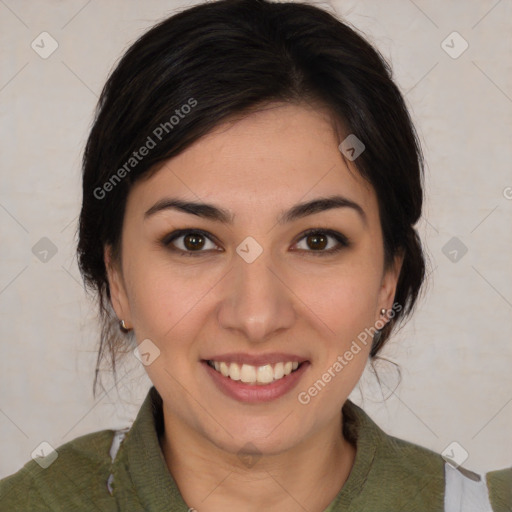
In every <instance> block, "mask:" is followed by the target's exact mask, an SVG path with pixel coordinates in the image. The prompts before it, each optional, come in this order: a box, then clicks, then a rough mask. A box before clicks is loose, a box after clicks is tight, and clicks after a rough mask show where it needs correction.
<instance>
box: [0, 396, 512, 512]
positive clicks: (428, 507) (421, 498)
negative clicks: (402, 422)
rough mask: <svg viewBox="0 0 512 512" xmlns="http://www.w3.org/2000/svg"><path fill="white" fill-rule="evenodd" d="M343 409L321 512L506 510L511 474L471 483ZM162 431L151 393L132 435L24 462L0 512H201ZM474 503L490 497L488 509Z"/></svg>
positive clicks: (82, 443) (4, 492)
mask: <svg viewBox="0 0 512 512" xmlns="http://www.w3.org/2000/svg"><path fill="white" fill-rule="evenodd" d="M345 411H347V412H348V413H349V414H350V415H351V416H352V418H353V420H354V423H353V425H354V430H353V432H354V434H355V440H356V443H357V450H356V458H355V462H354V466H353V468H352V470H351V472H350V475H349V477H348V479H347V481H346V482H345V484H344V485H343V487H342V489H341V490H340V492H339V493H338V495H337V496H336V497H335V499H334V500H333V501H332V503H331V504H330V505H329V507H328V508H327V509H326V510H325V511H324V512H341V511H344V512H364V511H367V512H399V511H403V512H413V511H418V512H446V511H450V512H451V511H452V510H453V511H457V512H461V511H462V512H466V511H468V512H473V511H479V512H480V511H482V512H491V510H492V512H505V511H512V468H509V469H505V470H501V471H495V472H492V473H487V475H486V476H483V477H482V478H481V479H480V481H477V479H478V478H479V476H478V475H476V474H475V473H471V472H469V471H466V470H463V471H462V472H461V471H458V470H456V469H454V468H453V467H452V466H450V465H449V464H447V463H446V462H445V460H444V459H443V458H442V457H441V456H440V455H438V454H436V453H434V452H432V451H430V450H427V449H425V448H423V447H421V446H418V445H415V444H412V443H409V442H406V441H403V440H400V439H396V438H394V437H391V436H389V435H387V434H385V433H384V432H383V431H382V430H381V429H380V428H379V427H378V426H377V425H376V424H375V423H374V422H373V421H372V420H371V419H370V417H369V416H368V415H367V414H366V413H365V412H364V411H363V410H362V409H361V408H359V407H358V406H356V405H355V404H353V403H352V402H350V401H347V403H346V404H345V406H344V413H345ZM162 432H163V417H162V411H161V398H160V395H159V394H158V392H157V391H156V389H155V388H154V387H152V388H151V390H150V391H149V392H148V395H147V396H146V399H145V400H144V403H143V404H142V406H141V408H140V410H139V413H138V415H137V418H136V419H135V421H134V423H133V425H132V427H131V428H130V429H124V430H122V431H116V432H114V431H112V430H102V431H99V432H95V433H92V434H88V435H85V436H81V437H78V438H76V439H74V440H72V441H70V442H68V443H66V444H64V445H62V446H60V447H58V448H57V449H56V454H57V458H56V459H55V460H53V461H52V459H51V457H55V452H53V455H52V454H49V455H47V456H46V457H45V458H40V459H36V460H30V461H29V462H28V463H27V464H25V466H23V468H21V469H20V470H19V471H18V472H17V473H15V474H13V475H11V476H9V477H7V478H4V479H3V480H0V511H1V512H13V511H22V512H42V511H52V512H70V511H98V512H100V511H101V512H114V511H117V512H120V511H123V512H128V511H129V512H138V511H141V512H142V511H144V512H164V511H165V512H168V511H176V512H187V511H189V507H190V509H191V508H192V507H194V506H195V508H197V512H201V510H200V506H198V505H197V504H189V505H187V504H186V503H185V502H184V501H183V498H182V497H181V494H180V492H179V490H178V487H177V485H176V483H175V482H174V480H173V478H172V476H171V474H170V472H169V470H168V468H167V465H166V462H165V459H164V457H163V454H162V451H161V448H160V444H159V435H161V434H162ZM49 462H51V463H50V464H49V465H48V463H49ZM44 466H48V467H46V468H44ZM448 481H450V482H451V483H450V486H449V487H450V492H449V494H450V496H449V497H447V496H445V488H446V485H447V482H448ZM479 500H482V502H481V503H484V501H485V502H486V503H489V502H487V501H486V500H490V504H492V509H490V508H489V506H488V505H487V508H485V504H480V505H479V504H478V503H480V501H479ZM478 507H480V508H478Z"/></svg>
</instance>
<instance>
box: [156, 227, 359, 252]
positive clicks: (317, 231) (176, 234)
mask: <svg viewBox="0 0 512 512" xmlns="http://www.w3.org/2000/svg"><path fill="white" fill-rule="evenodd" d="M189 234H196V235H201V236H202V237H204V238H207V239H208V240H210V241H211V242H213V243H215V242H214V240H213V239H212V237H211V235H209V234H208V233H207V232H206V231H203V230H201V229H179V230H176V231H173V232H172V233H169V234H168V235H166V236H165V237H164V238H163V239H162V240H161V241H160V242H161V244H162V245H163V246H164V247H166V248H168V249H170V250H171V251H173V252H177V253H181V255H183V256H199V255H200V254H201V253H203V252H207V251H203V250H198V251H185V250H183V249H178V248H177V247H174V246H172V242H174V241H175V240H177V239H178V238H181V237H183V236H186V235H189ZM311 235H327V236H329V237H331V238H334V239H335V240H336V241H337V242H338V246H337V247H334V248H331V249H328V250H317V251H315V250H305V249H299V252H304V253H308V254H312V255H313V256H329V255H332V254H335V253H337V252H339V251H341V250H342V249H343V248H346V247H349V246H350V241H349V239H348V238H347V237H346V236H345V235H343V234H341V233H339V232H338V231H333V230H332V229H321V228H313V229H309V230H307V231H305V232H304V233H302V234H301V236H300V238H299V239H298V241H297V242H296V243H295V244H294V245H296V244H298V243H299V242H300V241H302V240H303V239H304V238H307V237H308V236H311Z"/></svg>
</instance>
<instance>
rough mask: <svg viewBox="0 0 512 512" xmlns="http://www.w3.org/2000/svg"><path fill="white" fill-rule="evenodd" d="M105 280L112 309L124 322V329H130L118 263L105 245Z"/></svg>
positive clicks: (127, 307) (123, 285) (126, 301)
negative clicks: (106, 280)
mask: <svg viewBox="0 0 512 512" xmlns="http://www.w3.org/2000/svg"><path fill="white" fill-rule="evenodd" d="M103 258H104V261H105V268H106V270H107V279H108V284H109V288H110V299H111V301H112V307H113V308H114V311H115V312H116V315H117V317H118V318H119V319H120V320H124V322H125V324H126V327H132V322H131V313H130V306H129V302H128V295H127V293H126V287H125V284H124V279H123V275H122V271H121V268H120V265H119V262H118V261H115V260H114V258H113V255H112V246H111V245H106V246H105V249H104V251H103Z"/></svg>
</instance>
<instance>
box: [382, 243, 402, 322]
mask: <svg viewBox="0 0 512 512" xmlns="http://www.w3.org/2000/svg"><path fill="white" fill-rule="evenodd" d="M403 262H404V253H403V251H401V252H399V253H398V254H397V255H396V256H395V257H394V259H393V263H392V264H391V265H390V266H389V267H388V268H387V269H386V270H385V271H384V275H383V276H382V282H381V287H380V291H379V300H378V302H377V311H376V315H377V318H381V314H380V310H381V309H382V308H385V309H387V310H390V309H391V308H392V307H393V301H394V299H395V293H396V287H397V284H398V278H399V276H400V270H401V269H402V264H403Z"/></svg>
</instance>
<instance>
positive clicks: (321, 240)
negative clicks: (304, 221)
mask: <svg viewBox="0 0 512 512" xmlns="http://www.w3.org/2000/svg"><path fill="white" fill-rule="evenodd" d="M308 244H309V247H310V248H311V249H324V248H325V247H326V244H327V240H326V237H325V236H323V235H309V236H308Z"/></svg>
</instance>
